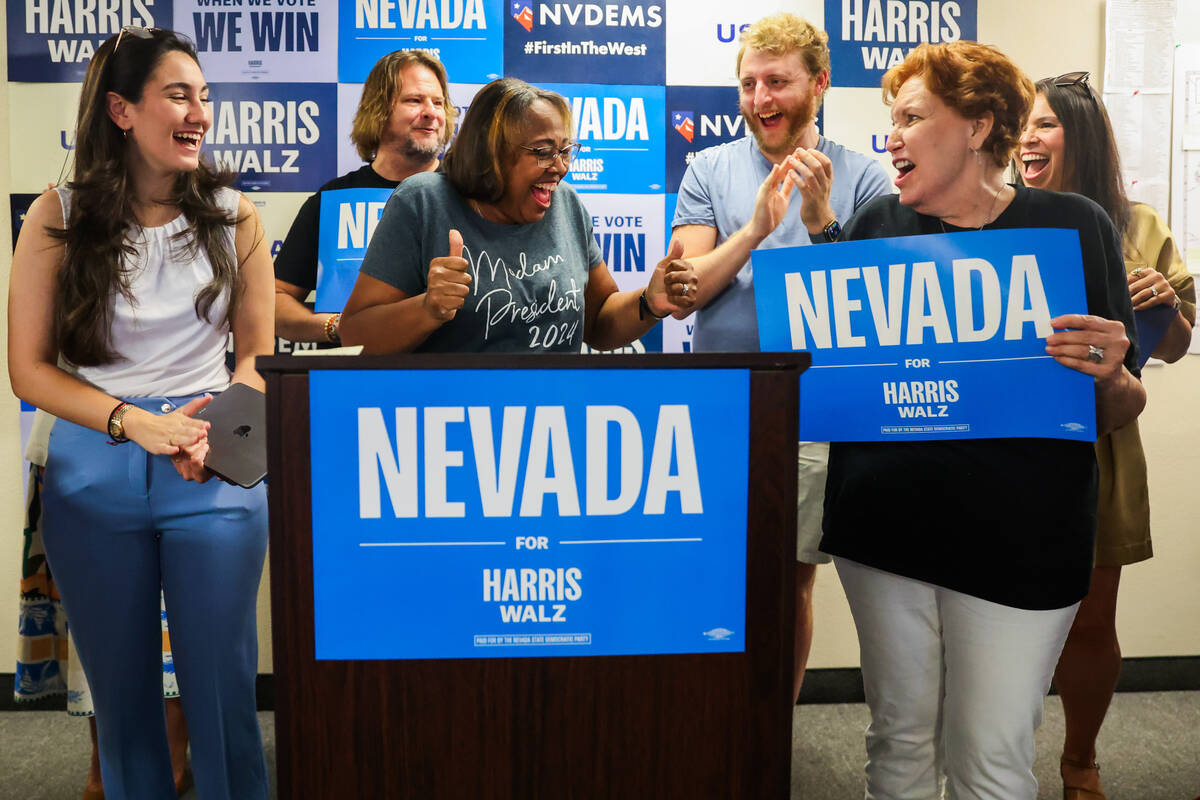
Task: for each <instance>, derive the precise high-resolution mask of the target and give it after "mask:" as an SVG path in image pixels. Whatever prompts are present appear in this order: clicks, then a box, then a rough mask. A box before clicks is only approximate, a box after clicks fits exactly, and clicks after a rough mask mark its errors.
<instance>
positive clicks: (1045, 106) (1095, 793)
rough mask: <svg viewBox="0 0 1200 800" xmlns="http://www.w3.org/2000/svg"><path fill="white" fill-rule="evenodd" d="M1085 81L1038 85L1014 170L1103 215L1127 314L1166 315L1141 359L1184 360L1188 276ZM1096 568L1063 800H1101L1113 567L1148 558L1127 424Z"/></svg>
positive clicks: (1063, 668) (1074, 678)
mask: <svg viewBox="0 0 1200 800" xmlns="http://www.w3.org/2000/svg"><path fill="white" fill-rule="evenodd" d="M1087 78H1088V74H1087V73H1086V72H1075V73H1069V74H1067V75H1062V76H1059V77H1058V78H1048V79H1045V80H1042V81H1039V82H1038V83H1037V97H1036V99H1035V100H1034V103H1033V111H1032V112H1031V113H1030V115H1029V122H1028V124H1027V125H1026V126H1025V131H1024V133H1023V134H1022V136H1021V148H1020V170H1021V177H1022V179H1023V180H1024V181H1025V184H1026V185H1028V186H1034V187H1037V188H1039V189H1049V190H1051V191H1057V192H1075V193H1077V194H1082V195H1083V196H1085V197H1089V198H1091V199H1092V200H1095V201H1096V202H1097V203H1099V204H1100V206H1101V207H1103V208H1104V210H1105V211H1106V212H1108V216H1109V217H1110V218H1111V219H1112V221H1113V224H1114V225H1115V226H1116V228H1117V230H1118V232H1119V233H1120V234H1121V246H1122V252H1123V255H1124V259H1125V270H1126V272H1127V273H1128V278H1127V281H1128V286H1129V295H1130V300H1131V301H1132V303H1133V307H1134V309H1135V310H1142V309H1152V308H1156V307H1162V308H1167V309H1170V308H1174V310H1175V313H1174V314H1173V315H1172V316H1171V317H1170V320H1169V322H1168V323H1167V327H1166V333H1165V335H1164V336H1163V338H1162V340H1161V341H1160V342H1159V343H1158V345H1157V346H1155V348H1154V351H1153V353H1152V355H1154V357H1155V358H1160V359H1162V360H1164V361H1167V362H1173V361H1177V360H1178V359H1180V358H1182V357H1183V355H1184V354H1185V353H1186V352H1187V349H1188V345H1189V344H1190V343H1191V340H1192V324H1193V323H1194V321H1195V318H1196V290H1195V286H1194V284H1193V281H1192V276H1191V275H1190V274H1189V273H1188V271H1187V268H1186V267H1185V266H1184V263H1183V259H1182V258H1180V256H1179V251H1178V250H1177V249H1176V247H1175V241H1174V239H1173V238H1172V237H1171V231H1170V230H1169V229H1168V228H1167V226H1166V223H1164V222H1163V220H1162V218H1161V217H1159V215H1158V214H1157V213H1155V211H1154V209H1153V208H1151V207H1150V206H1148V205H1144V204H1142V203H1130V202H1129V200H1127V199H1126V197H1125V190H1124V184H1123V181H1122V179H1121V167H1120V161H1119V158H1118V155H1117V146H1116V142H1115V140H1114V138H1113V132H1112V126H1111V124H1110V123H1109V120H1108V114H1107V113H1106V112H1105V110H1104V106H1103V104H1102V103H1101V102H1100V97H1099V96H1098V95H1097V93H1096V91H1095V90H1094V89H1092V88H1091V86H1089V85H1088V81H1087ZM1096 459H1097V462H1098V463H1099V465H1100V499H1099V506H1098V508H1097V523H1098V525H1097V533H1096V558H1095V566H1094V568H1093V570H1092V580H1091V587H1090V588H1089V590H1088V594H1087V597H1085V598H1084V599H1083V602H1082V603H1081V604H1080V606H1079V613H1078V615H1076V617H1075V622H1074V624H1073V625H1072V627H1071V632H1070V634H1068V636H1067V642H1066V645H1065V646H1064V647H1063V652H1062V656H1061V657H1060V658H1059V661H1058V667H1057V669H1056V670H1055V673H1054V681H1055V685H1056V686H1057V687H1058V693H1059V696H1060V697H1061V698H1062V704H1063V712H1064V715H1065V717H1066V740H1065V742H1064V745H1063V755H1062V776H1063V786H1064V795H1065V797H1066V798H1067V800H1100V798H1103V797H1104V793H1103V791H1102V790H1101V787H1100V775H1099V769H1098V767H1097V766H1096V737H1097V735H1098V734H1099V733H1100V726H1101V724H1102V723H1103V721H1104V715H1105V713H1106V712H1107V710H1108V705H1109V703H1110V702H1111V701H1112V696H1113V691H1114V690H1115V688H1116V685H1117V678H1118V677H1119V675H1120V671H1121V649H1120V645H1119V644H1118V642H1117V627H1116V616H1117V587H1118V585H1119V583H1120V579H1121V567H1122V566H1124V565H1126V564H1133V563H1136V562H1138V561H1144V560H1146V559H1148V558H1150V556H1151V555H1152V551H1151V546H1150V500H1149V492H1148V488H1147V478H1146V458H1145V454H1144V452H1143V451H1142V440H1141V436H1140V435H1139V433H1138V426H1137V421H1136V420H1133V421H1131V422H1130V423H1129V424H1127V425H1124V426H1122V427H1120V428H1117V429H1116V430H1114V431H1111V432H1110V433H1108V434H1106V435H1104V436H1101V437H1100V439H1099V440H1098V441H1097V442H1096Z"/></svg>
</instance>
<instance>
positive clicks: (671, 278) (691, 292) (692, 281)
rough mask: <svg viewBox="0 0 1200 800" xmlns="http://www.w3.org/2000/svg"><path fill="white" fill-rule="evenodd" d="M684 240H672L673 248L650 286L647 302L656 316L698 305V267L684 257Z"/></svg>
mask: <svg viewBox="0 0 1200 800" xmlns="http://www.w3.org/2000/svg"><path fill="white" fill-rule="evenodd" d="M682 255H683V243H682V242H680V241H679V240H678V239H673V240H672V241H671V249H670V250H669V251H668V252H667V254H666V255H665V256H664V257H663V258H662V260H661V261H659V262H658V266H657V267H656V268H655V269H654V274H653V275H651V276H650V283H649V285H647V286H646V302H647V303H648V304H649V306H650V310H651V311H653V312H654V314H655V316H665V315H667V314H670V313H672V312H675V311H687V310H688V309H690V308H691V307H692V306H694V305H695V304H696V286H697V279H696V270H695V269H694V268H693V267H692V263H691V262H690V261H687V260H684V259H682V258H681V256H682Z"/></svg>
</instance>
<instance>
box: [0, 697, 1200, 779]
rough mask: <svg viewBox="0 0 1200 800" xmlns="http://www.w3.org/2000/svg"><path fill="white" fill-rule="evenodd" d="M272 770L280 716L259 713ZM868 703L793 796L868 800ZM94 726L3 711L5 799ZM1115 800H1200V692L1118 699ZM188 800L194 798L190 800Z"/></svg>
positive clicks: (0, 749)
mask: <svg viewBox="0 0 1200 800" xmlns="http://www.w3.org/2000/svg"><path fill="white" fill-rule="evenodd" d="M259 720H260V722H261V723H262V728H263V738H264V739H265V741H266V744H267V759H268V761H269V762H270V766H271V768H272V769H274V750H275V748H274V745H275V735H274V734H275V720H274V715H273V714H270V713H263V714H260V715H259ZM866 724H867V710H866V707H865V706H862V705H806V706H800V707H798V708H797V709H796V713H795V716H794V723H793V732H794V737H793V746H794V754H793V759H792V798H793V800H797V799H799V798H803V800H843V798H844V799H845V800H857V799H858V798H861V797H862V796H863V778H862V764H863V761H864V759H865V755H864V752H863V740H862V732H863V729H864V728H865V727H866ZM1061 741H1062V709H1061V706H1060V705H1059V702H1058V698H1057V697H1051V698H1049V699H1047V701H1046V719H1045V723H1044V724H1043V725H1042V729H1041V730H1040V731H1039V732H1038V758H1037V764H1036V767H1035V771H1036V774H1037V778H1038V781H1039V782H1040V783H1041V789H1040V791H1039V792H1038V799H1039V800H1055V798H1060V797H1061V796H1062V790H1061V788H1060V786H1059V781H1058V751H1057V749H1056V748H1057V747H1058V745H1059V743H1060V742H1061ZM88 747H89V741H88V733H87V724H86V723H85V722H83V721H82V720H79V719H74V718H71V717H68V716H67V715H66V714H65V713H63V712H61V711H12V712H4V713H0V800H18V798H19V799H20V800H76V798H78V797H79V792H80V790H81V788H82V786H83V779H84V777H85V774H86V770H87V758H88ZM1100 758H1101V763H1102V764H1103V767H1104V769H1103V778H1104V783H1105V786H1106V788H1107V790H1108V796H1109V798H1110V800H1193V798H1196V797H1197V795H1200V692H1147V693H1126V694H1119V695H1117V697H1116V700H1115V701H1114V703H1113V707H1112V710H1111V711H1110V712H1109V716H1108V721H1107V722H1106V723H1105V728H1104V731H1103V732H1102V734H1101V741H1100ZM186 800H196V793H195V792H194V791H193V792H190V793H189V794H188V795H187V798H186Z"/></svg>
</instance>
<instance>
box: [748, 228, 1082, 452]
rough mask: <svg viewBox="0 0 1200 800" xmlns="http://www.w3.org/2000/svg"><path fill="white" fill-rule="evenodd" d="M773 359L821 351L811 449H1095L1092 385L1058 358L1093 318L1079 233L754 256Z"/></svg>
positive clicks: (827, 247) (806, 435) (956, 236)
mask: <svg viewBox="0 0 1200 800" xmlns="http://www.w3.org/2000/svg"><path fill="white" fill-rule="evenodd" d="M751 263H752V264H753V265H754V283H755V289H756V291H755V299H756V303H757V306H758V325H759V334H758V335H759V342H760V344H761V345H762V349H763V351H764V352H765V351H794V350H800V351H809V352H811V353H812V366H811V367H809V369H808V371H806V372H805V373H804V376H803V377H802V378H801V380H800V438H801V439H804V440H808V441H834V442H846V441H849V442H866V441H887V440H926V439H982V438H996V437H1010V436H1037V437H1047V438H1054V439H1075V440H1079V441H1095V439H1096V419H1095V416H1096V413H1095V412H1096V408H1095V396H1094V388H1093V379H1092V377H1091V376H1089V375H1085V374H1084V373H1082V372H1078V371H1077V370H1073V369H1070V368H1068V367H1064V366H1063V365H1061V364H1059V363H1058V362H1057V361H1055V360H1054V359H1053V358H1051V357H1050V356H1048V355H1047V354H1046V350H1045V347H1046V342H1045V339H1046V337H1047V336H1049V335H1050V333H1051V332H1052V329H1051V327H1050V320H1051V319H1052V318H1054V317H1057V316H1060V315H1062V314H1085V313H1087V297H1086V295H1085V293H1084V283H1083V265H1082V261H1081V257H1080V251H1079V234H1078V233H1077V232H1075V231H1073V230H1054V229H1023V228H1014V229H1010V230H991V231H971V232H965V233H950V234H932V235H927V236H905V237H899V238H893V239H871V240H865V241H857V242H841V243H836V244H823V245H816V246H809V247H795V248H781V249H777V250H755V251H754V252H753V254H752V255H751Z"/></svg>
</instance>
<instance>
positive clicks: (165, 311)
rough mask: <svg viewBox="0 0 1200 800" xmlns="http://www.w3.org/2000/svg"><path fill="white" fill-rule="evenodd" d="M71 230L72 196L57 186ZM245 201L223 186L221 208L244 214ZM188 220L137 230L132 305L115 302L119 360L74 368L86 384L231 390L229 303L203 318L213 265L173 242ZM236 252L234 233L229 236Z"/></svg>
mask: <svg viewBox="0 0 1200 800" xmlns="http://www.w3.org/2000/svg"><path fill="white" fill-rule="evenodd" d="M55 191H57V192H58V197H59V200H60V202H61V203H62V209H63V222H64V224H66V219H67V216H68V212H69V211H70V207H71V190H70V189H68V188H65V187H62V188H56V189H55ZM239 198H240V195H239V194H238V193H237V192H236V191H234V190H233V189H228V188H224V189H221V190H219V191H218V193H217V197H216V199H217V203H218V205H219V206H220V207H221V208H222V209H224V210H225V211H226V212H227V213H228V214H229V215H230V216H231V217H236V216H237V211H238V201H239ZM187 228H188V221H187V219H186V218H185V217H184V215H183V214H180V215H179V216H178V217H176V218H175V219H173V220H171V221H170V222H168V223H167V224H166V225H160V226H158V227H155V228H140V227H136V226H135V227H133V228H131V229H130V230H129V233H128V235H127V241H128V242H129V243H130V244H132V245H133V246H134V247H135V248H136V249H137V254H136V255H135V256H133V260H134V261H135V264H134V268H133V271H132V273H131V274H130V288H131V290H132V291H131V294H132V295H133V297H134V298H135V302H134V303H133V304H130V302H129V301H128V300H126V299H125V296H124V295H122V294H121V293H120V292H116V293H115V296H114V298H113V301H112V302H113V318H112V319H113V322H112V329H111V334H110V336H111V343H112V347H113V350H115V351H116V352H117V353H119V354H120V357H119V358H118V359H117V360H116V361H114V362H113V363H111V364H105V365H103V366H99V367H78V368H75V369H74V372H75V374H76V375H78V376H79V377H80V378H81V379H83V380H84V381H87V382H88V383H90V384H92V385H94V386H96V387H98V388H100V389H101V390H103V391H105V392H107V393H108V394H111V395H113V396H114V397H180V396H184V395H193V394H201V393H203V392H219V391H224V390H225V389H226V388H227V387H228V386H229V377H230V373H229V369H228V368H227V367H226V366H225V351H226V347H227V343H228V341H229V324H228V323H227V322H226V320H225V313H226V309H227V308H228V306H229V297H228V296H226V295H222V296H220V297H218V298H217V299H216V300H215V301H214V302H213V304H212V307H211V309H209V314H208V316H209V318H210V319H211V320H212V321H211V322H208V321H205V320H204V319H202V318H200V317H198V316H197V315H196V295H197V294H199V292H200V291H201V290H202V289H203V288H204V287H205V286H207V285H208V284H209V283H210V282H211V281H212V277H213V270H212V264H211V263H210V262H209V260H208V255H207V254H206V253H205V252H204V251H203V250H202V249H199V248H198V249H197V252H196V253H194V254H191V255H189V254H188V253H187V252H186V249H185V248H184V247H183V246H182V244H183V243H181V242H179V241H177V240H174V239H173V237H174V236H175V235H176V234H178V233H179V232H180V231H184V230H187ZM225 240H226V244H227V246H228V248H229V252H230V253H231V254H233V255H234V257H235V258H236V251H235V250H234V228H233V226H230V227H229V228H228V229H227V232H226V235H225Z"/></svg>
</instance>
